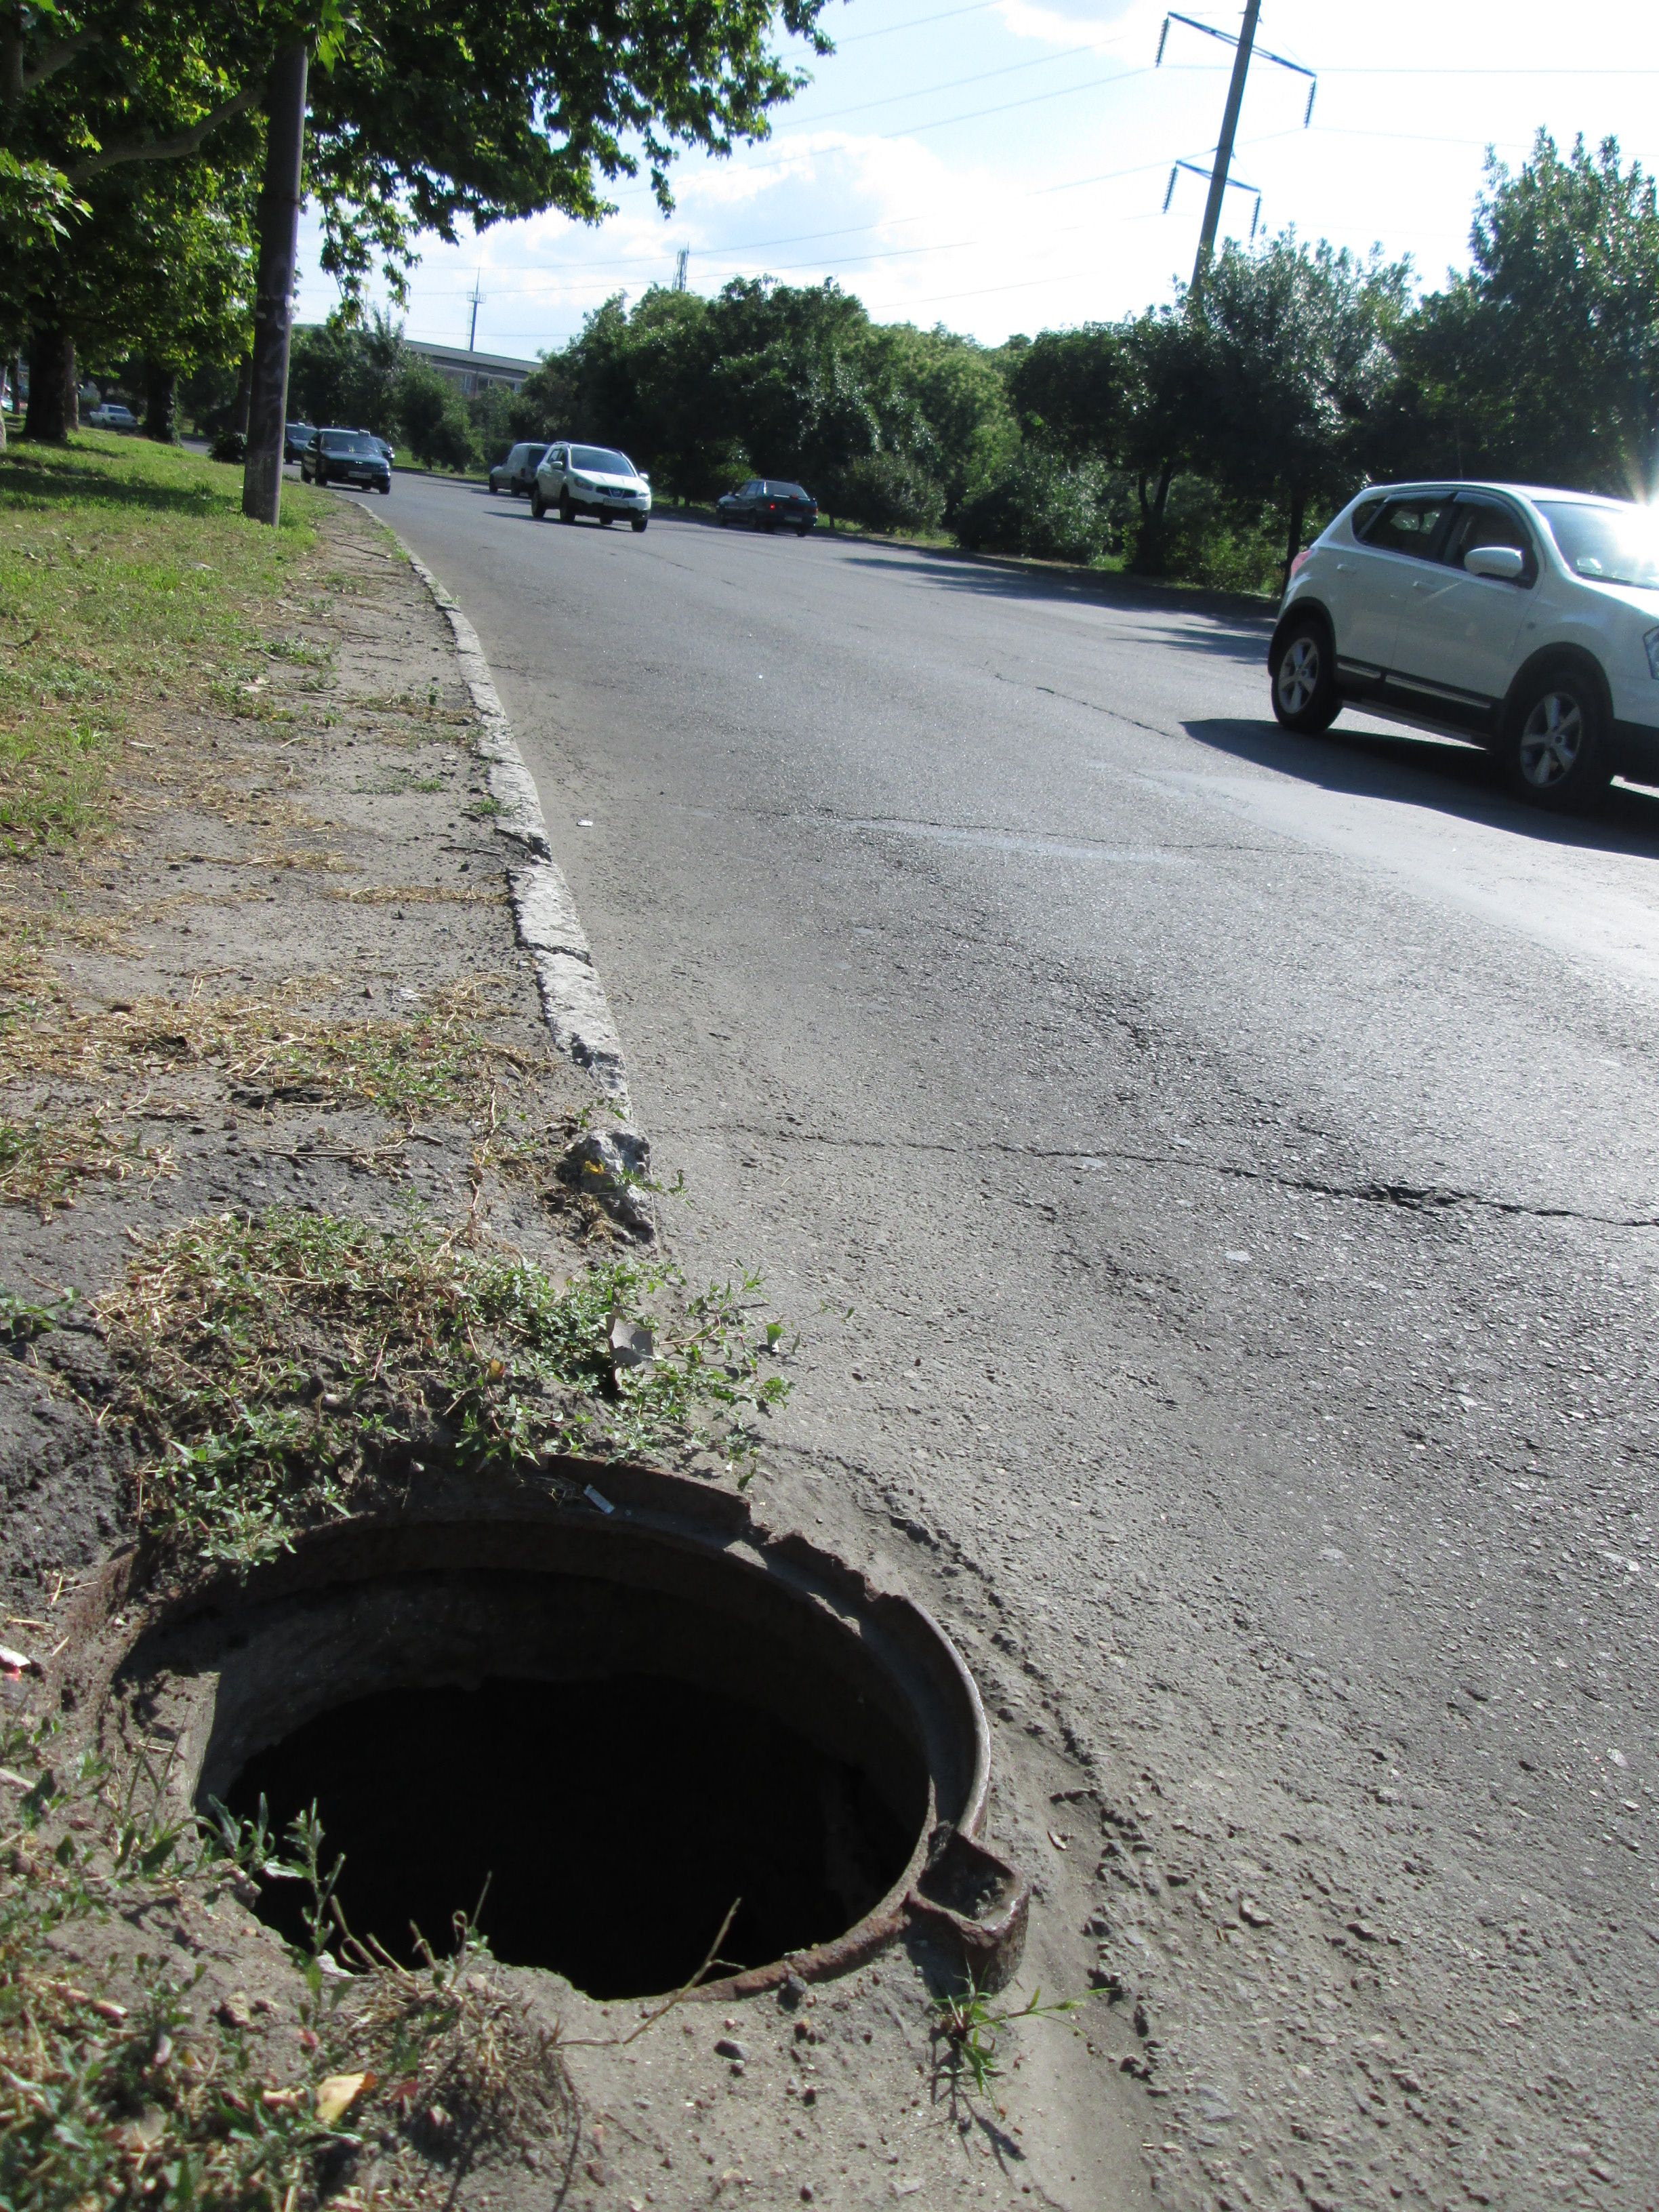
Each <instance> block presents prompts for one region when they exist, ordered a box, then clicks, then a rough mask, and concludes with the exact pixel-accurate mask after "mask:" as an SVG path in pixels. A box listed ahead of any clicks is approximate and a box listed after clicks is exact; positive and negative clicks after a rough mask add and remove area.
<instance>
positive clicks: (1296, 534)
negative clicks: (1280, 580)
mask: <svg viewBox="0 0 1659 2212" xmlns="http://www.w3.org/2000/svg"><path fill="white" fill-rule="evenodd" d="M1307 513H1308V495H1307V494H1306V492H1304V491H1302V490H1300V489H1297V490H1296V491H1293V492H1292V493H1291V527H1290V533H1289V535H1288V536H1287V538H1285V583H1286V584H1287V585H1288V584H1289V582H1290V580H1291V562H1293V561H1294V560H1295V559H1296V556H1297V554H1298V553H1299V552H1300V551H1301V550H1302V526H1303V523H1304V521H1305V520H1307Z"/></svg>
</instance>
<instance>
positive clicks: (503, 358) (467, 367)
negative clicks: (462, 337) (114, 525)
mask: <svg viewBox="0 0 1659 2212" xmlns="http://www.w3.org/2000/svg"><path fill="white" fill-rule="evenodd" d="M404 349H405V351H407V352H409V353H414V354H418V355H419V356H420V357H421V359H422V361H424V362H430V363H431V365H432V367H433V368H435V369H436V370H437V372H438V374H439V375H440V376H441V377H442V378H443V379H444V380H445V381H446V382H447V383H449V384H453V385H454V386H456V388H457V389H458V390H459V391H460V392H465V393H466V394H468V395H469V396H471V393H473V392H488V391H489V388H490V386H492V385H502V386H505V387H506V389H507V391H508V392H516V391H517V390H518V388H519V386H520V385H521V384H522V383H523V382H524V380H525V379H526V377H527V376H529V375H531V374H533V373H534V372H535V370H537V369H538V368H540V367H541V363H540V362H538V361H515V360H514V359H513V356H511V355H510V354H504V353H474V352H473V351H472V350H471V348H469V347H467V346H448V345H431V344H428V342H427V341H426V340H425V339H424V338H405V339H404Z"/></svg>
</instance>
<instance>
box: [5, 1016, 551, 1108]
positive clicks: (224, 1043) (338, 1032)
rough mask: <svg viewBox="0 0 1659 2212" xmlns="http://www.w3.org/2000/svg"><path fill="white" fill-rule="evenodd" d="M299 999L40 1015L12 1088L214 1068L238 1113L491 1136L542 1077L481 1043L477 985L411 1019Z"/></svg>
mask: <svg viewBox="0 0 1659 2212" xmlns="http://www.w3.org/2000/svg"><path fill="white" fill-rule="evenodd" d="M299 995H301V993H300V990H299V988H297V987H295V986H292V985H290V986H289V987H284V988H283V989H282V990H280V991H279V992H277V993H276V994H274V995H271V996H268V997H258V998H256V997H247V998H239V997H230V998H214V997H210V996H209V995H208V994H206V993H204V992H198V993H197V994H193V995H192V996H191V997H190V998H188V999H184V1000H173V999H159V998H144V999H137V1000H132V1001H131V1002H130V1003H126V1004H115V1005H112V1006H100V1007H95V1008H93V1009H91V1010H86V1011H82V1012H69V1011H65V1010H64V1009H63V1008H62V1007H61V1006H58V1005H52V1004H48V1005H43V1006H40V1009H39V1017H38V1018H35V1019H33V1020H28V1019H20V1020H18V1021H16V1022H15V1024H14V1025H13V1027H12V1030H11V1034H10V1036H9V1038H8V1040H7V1056H8V1061H9V1068H10V1072H11V1073H12V1074H13V1075H14V1076H16V1075H43V1076H51V1077H52V1078H55V1079H58V1080H60V1081H76V1082H82V1083H99V1082H107V1081H109V1080H111V1079H116V1080H119V1079H125V1078H131V1077H143V1078H149V1079H154V1078H155V1077H158V1076H165V1075H178V1074H181V1073H185V1072H187V1071H189V1070H192V1069H197V1068H205V1067H210V1068H212V1069H214V1070H216V1072H218V1073H220V1074H221V1075H222V1077H223V1079H225V1081H226V1082H227V1083H228V1085H230V1087H231V1091H232V1094H233V1096H234V1097H235V1098H236V1099H237V1101H238V1103H246V1104H250V1105H264V1104H270V1103H279V1102H284V1103H300V1104H309V1105H318V1106H322V1107H331V1106H346V1105H360V1106H373V1107H375V1108H377V1109H379V1110H380V1111H381V1112H382V1113H385V1114H387V1115H392V1116H394V1117H397V1118H400V1119H401V1120H403V1121H404V1123H405V1124H412V1123H413V1122H414V1121H416V1120H417V1119H419V1118H420V1117H421V1116H422V1115H431V1114H441V1113H445V1112H455V1113H459V1114H462V1115H466V1116H469V1117H470V1118H471V1119H473V1120H475V1121H477V1122H478V1123H479V1125H480V1126H483V1127H494V1122H495V1115H494V1112H493V1110H492V1101H493V1100H494V1097H495V1092H496V1091H497V1090H498V1088H499V1087H500V1085H501V1084H502V1083H503V1082H505V1081H508V1080H514V1079H518V1078H519V1077H520V1076H522V1075H524V1074H526V1073H532V1072H533V1071H534V1069H535V1067H536V1066H537V1063H536V1062H535V1061H532V1060H529V1059H527V1058H526V1055H524V1054H521V1053H519V1052H516V1051H514V1050H513V1048H510V1047H508V1046H507V1045H504V1044H501V1043H498V1042H495V1040H493V1039H491V1038H490V1037H489V1036H486V1035H485V1033H484V1031H483V1029H482V1028H481V1027H480V1026H479V1023H478V1020H477V1011H476V1010H477V1009H479V1008H480V1007H481V1006H482V1007H489V999H488V996H487V994H486V993H485V992H484V991H483V989H482V988H481V987H478V986H476V985H475V986H465V987H461V988H460V989H459V990H457V991H452V992H450V993H447V994H440V995H439V996H438V997H437V998H436V999H435V1001H434V1002H432V1003H431V1004H430V1005H429V1006H428V1008H426V1009H424V1010H422V1011H421V1012H416V1013H414V1014H412V1015H411V1016H410V1017H408V1018H374V1017H370V1018H363V1019H361V1020H351V1021H338V1020H329V1019H325V1018H323V1017H321V1016H317V1015H305V1014H297V1013H295V1012H294V1011H293V1008H294V1002H295V998H296V997H297V996H299ZM491 1010H492V1011H493V1009H491Z"/></svg>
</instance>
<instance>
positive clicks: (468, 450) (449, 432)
mask: <svg viewBox="0 0 1659 2212" xmlns="http://www.w3.org/2000/svg"><path fill="white" fill-rule="evenodd" d="M393 405H394V408H395V410H396V421H397V424H398V428H400V429H401V430H402V432H403V434H404V438H405V440H406V441H408V445H409V450H410V453H413V455H414V456H415V459H416V460H417V461H418V462H419V463H420V464H421V465H422V468H427V469H432V468H442V469H466V468H470V467H471V465H472V459H473V450H472V424H471V420H470V419H469V417H468V415H467V411H466V402H465V400H464V399H463V398H462V397H461V395H460V393H459V392H458V391H457V390H456V389H455V386H453V384H450V383H447V382H446V380H444V379H443V378H442V377H441V376H440V375H439V374H438V372H437V370H436V369H435V368H431V367H429V366H428V363H427V362H423V361H421V360H418V359H416V360H413V361H410V362H409V363H408V364H407V365H406V366H405V368H404V370H403V373H402V374H401V375H400V376H399V377H398V382H397V386H396V387H395V390H394V392H393Z"/></svg>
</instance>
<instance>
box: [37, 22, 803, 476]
mask: <svg viewBox="0 0 1659 2212" xmlns="http://www.w3.org/2000/svg"><path fill="white" fill-rule="evenodd" d="M822 7H823V0H697V4H696V6H694V7H690V8H687V7H686V6H684V4H683V0H631V3H630V6H629V9H628V11H627V15H626V19H625V21H623V19H619V18H618V16H617V11H616V9H615V7H614V4H613V0H570V4H568V5H561V6H559V7H557V8H554V7H550V6H548V5H546V4H545V0H429V4H427V5H424V6H422V7H421V8H419V9H411V8H409V7H407V6H405V5H404V4H402V0H358V4H357V5H356V7H355V9H353V11H352V13H351V15H350V16H349V19H348V17H347V15H346V13H345V9H344V0H50V4H48V0H0V146H3V148H4V149H5V150H7V151H9V152H10V153H11V154H12V155H14V156H15V159H16V160H17V161H18V162H19V163H20V164H29V163H37V164H38V163H44V164H46V166H47V167H50V168H53V169H55V170H56V171H57V172H58V173H60V174H62V175H63V176H64V177H65V178H66V179H67V180H68V185H69V188H70V189H71V190H78V189H79V188H80V187H81V186H82V185H83V184H85V183H86V182H87V181H88V180H89V179H91V178H92V177H93V176H94V175H97V174H100V173H103V172H105V171H106V170H109V169H113V168H117V167H124V166H125V167H131V166H132V165H134V164H138V163H143V164H149V163H160V162H166V161H175V160H182V159H185V158H187V157H188V156H189V155H192V154H194V153H196V152H197V151H199V150H200V149H202V148H203V147H204V145H206V144H207V143H208V142H209V141H210V139H213V138H214V137H215V135H216V133H217V132H218V131H221V130H222V128H224V127H225V126H226V125H228V124H230V123H232V122H234V120H235V119H236V118H239V117H240V116H242V115H244V114H246V113H248V112H259V111H260V110H261V109H262V107H263V106H264V104H265V102H266V100H267V83H268V80H270V78H271V74H272V70H273V64H275V62H276V58H278V57H279V56H282V55H287V56H289V57H292V56H293V55H294V54H295V52H299V53H301V54H303V52H304V51H305V49H306V48H307V46H309V47H311V48H313V50H314V51H315V52H316V53H317V55H318V58H319V62H320V64H322V65H321V66H320V67H319V68H318V69H316V70H313V71H312V72H311V76H310V100H311V132H310V137H309V145H308V153H307V185H308V188H309V190H310V191H311V192H312V194H313V197H315V198H316V200H317V202H318V204H319V206H320V207H321V209H322V210H323V214H324V218H325V228H326V246H325V261H326V263H327V265H329V266H330V267H331V269H332V270H334V271H335V272H336V273H337V275H339V276H341V277H342V279H343V281H344V282H345V283H346V284H347V285H348V286H351V285H354V284H356V285H361V283H362V278H363V276H364V275H365V273H366V271H367V269H368V264H369V262H370V260H371V259H372V258H373V254H374V252H376V251H378V252H380V254H381V256H382V258H384V259H385V260H386V262H387V263H388V264H389V266H390V269H391V272H392V275H393V276H394V278H398V277H400V276H401V271H402V270H403V268H404V266H406V264H407V261H408V258H409V257H410V252H411V251H412V241H413V238H414V235H415V234H416V232H418V231H419V230H421V229H430V230H434V231H435V232H437V233H438V234H439V235H440V236H441V237H444V238H446V239H453V237H454V236H455V235H456V225H457V223H458V222H459V221H460V220H462V219H465V220H467V221H470V222H471V223H472V224H473V226H474V227H475V228H483V226H485V225H487V224H489V223H492V222H501V221H502V220H505V219H507V218H508V217H511V216H527V215H531V214H534V213H538V212H540V211H542V210H546V209H549V208H557V209H559V210H562V212H564V213H566V214H568V215H570V216H574V217H576V218H577V219H578V220H581V221H586V222H597V221H598V220H599V218H600V217H601V216H604V215H605V214H606V213H608V212H610V211H611V203H610V202H609V201H607V200H606V198H605V196H604V191H603V186H604V185H605V183H608V182H611V181H613V180H614V179H617V178H619V177H623V176H633V175H635V174H637V173H639V171H640V169H641V167H644V168H646V169H647V171H648V173H649V175H650V178H651V181H652V185H653V189H654V191H656V194H657V197H658V198H659V202H660V203H661V204H663V205H664V206H665V207H667V206H668V205H670V204H671V193H670V191H669V184H668V177H669V169H670V166H671V161H672V159H673V158H674V156H675V155H676V153H677V152H678V150H679V149H683V148H685V147H689V146H701V147H704V148H707V149H709V150H711V151H713V152H715V153H726V152H729V151H730V150H731V149H732V146H733V145H734V144H735V143H738V140H740V139H745V138H753V137H763V136H764V135H765V132H766V130H767V127H768V125H767V118H768V115H769V111H770V109H771V108H772V107H773V106H775V105H776V104H777V103H778V102H779V101H780V100H786V99H787V98H788V97H790V95H791V94H793V92H794V90H795V89H796V88H797V87H798V86H799V83H800V82H802V81H803V80H802V77H801V76H800V73H799V71H797V70H793V69H791V68H790V67H788V66H787V64H785V63H784V61H783V60H782V59H781V58H780V57H779V56H778V55H777V54H776V53H775V52H773V50H772V48H771V46H770V44H769V40H770V36H771V33H772V31H773V28H774V26H775V23H781V26H782V27H783V28H784V29H785V30H787V31H788V32H791V33H797V34H799V35H800V36H802V37H803V38H805V40H808V42H809V43H810V44H811V46H813V47H814V49H815V50H817V51H820V52H823V51H827V50H828V42H827V41H826V40H823V38H822V37H821V36H820V34H819V33H818V32H817V17H818V15H819V13H820V10H821V9H822ZM296 42H297V43H296ZM270 152H271V155H272V157H273V158H274V156H275V154H276V149H275V147H274V145H273V146H272V148H271V149H270ZM28 173H29V175H30V176H31V177H33V176H34V174H35V171H34V170H33V169H30V170H29V172H28ZM275 175H276V172H275V171H274V170H272V171H270V173H269V175H268V183H269V181H270V179H271V178H274V177H275ZM275 251H276V242H275V241H274V240H273V241H271V242H269V243H268V244H267V246H266V249H265V252H266V256H267V258H269V256H270V254H271V253H273V252H275ZM268 276H269V272H267V281H266V282H265V283H264V286H263V289H264V292H265V293H267V294H270V295H271V296H273V297H275V296H276V295H275V293H274V292H273V291H272V287H271V285H270V282H269V281H268ZM278 289H280V288H278ZM69 335H70V338H71V339H72V336H73V334H72V333H70V334H69ZM283 343H284V345H285V343H286V338H285V332H284V334H283ZM60 351H61V347H60ZM254 466H255V458H254V457H253V456H252V455H251V457H250V469H251V470H252V468H253V467H254Z"/></svg>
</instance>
